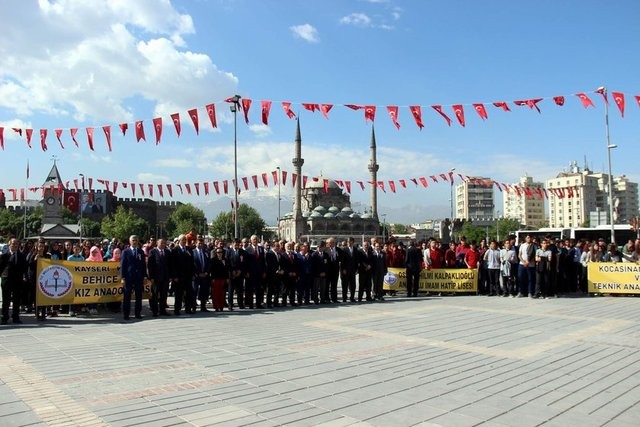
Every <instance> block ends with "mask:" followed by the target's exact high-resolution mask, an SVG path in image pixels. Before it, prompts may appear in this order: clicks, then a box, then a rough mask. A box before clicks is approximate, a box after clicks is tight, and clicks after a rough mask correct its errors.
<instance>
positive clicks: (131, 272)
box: [120, 234, 147, 320]
mask: <svg viewBox="0 0 640 427" xmlns="http://www.w3.org/2000/svg"><path fill="white" fill-rule="evenodd" d="M145 258H146V257H145V254H144V251H143V250H142V249H140V246H139V239H138V236H136V235H135V234H132V235H131V236H130V237H129V246H128V247H127V248H126V249H125V250H124V251H122V258H121V259H120V274H121V275H122V285H123V286H124V298H123V300H122V314H123V316H124V320H129V314H130V312H131V292H134V293H135V298H136V301H135V308H134V313H135V316H136V319H142V286H143V283H144V279H146V278H147V264H146V262H145Z"/></svg>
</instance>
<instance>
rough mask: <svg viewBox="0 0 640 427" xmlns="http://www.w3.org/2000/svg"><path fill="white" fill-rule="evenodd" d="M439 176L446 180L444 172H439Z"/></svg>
mask: <svg viewBox="0 0 640 427" xmlns="http://www.w3.org/2000/svg"><path fill="white" fill-rule="evenodd" d="M440 178H442V179H444V180H445V181H446V180H447V175H445V174H443V173H441V174H440Z"/></svg>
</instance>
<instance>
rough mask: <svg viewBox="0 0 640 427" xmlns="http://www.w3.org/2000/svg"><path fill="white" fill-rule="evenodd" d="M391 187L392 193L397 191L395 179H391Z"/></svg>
mask: <svg viewBox="0 0 640 427" xmlns="http://www.w3.org/2000/svg"><path fill="white" fill-rule="evenodd" d="M389 188H390V189H391V192H392V193H395V192H396V183H395V182H393V181H389Z"/></svg>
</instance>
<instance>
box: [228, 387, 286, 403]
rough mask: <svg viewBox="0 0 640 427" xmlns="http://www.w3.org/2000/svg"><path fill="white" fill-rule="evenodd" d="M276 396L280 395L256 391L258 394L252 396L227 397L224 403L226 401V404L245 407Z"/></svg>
mask: <svg viewBox="0 0 640 427" xmlns="http://www.w3.org/2000/svg"><path fill="white" fill-rule="evenodd" d="M274 396H278V395H277V394H274V393H272V392H270V391H268V390H261V389H256V392H255V393H252V394H245V395H240V396H233V397H229V396H225V397H224V398H223V399H222V401H224V402H225V403H230V404H233V405H243V404H245V403H248V402H255V401H258V400H262V399H264V398H270V397H274Z"/></svg>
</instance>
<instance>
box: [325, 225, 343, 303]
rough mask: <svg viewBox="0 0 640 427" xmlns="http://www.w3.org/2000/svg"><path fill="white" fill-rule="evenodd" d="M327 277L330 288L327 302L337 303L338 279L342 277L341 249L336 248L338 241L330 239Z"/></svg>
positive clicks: (328, 243) (328, 241)
mask: <svg viewBox="0 0 640 427" xmlns="http://www.w3.org/2000/svg"><path fill="white" fill-rule="evenodd" d="M327 255H329V260H328V261H327V277H326V281H327V284H328V287H329V297H330V298H329V299H328V300H327V301H326V302H327V303H329V302H334V303H337V302H339V301H338V278H339V277H340V256H341V252H340V249H338V248H337V247H336V239H334V238H333V237H330V238H329V239H327Z"/></svg>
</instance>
